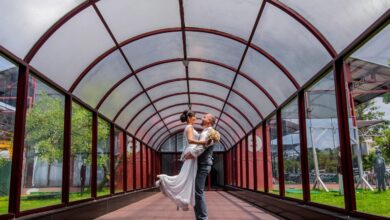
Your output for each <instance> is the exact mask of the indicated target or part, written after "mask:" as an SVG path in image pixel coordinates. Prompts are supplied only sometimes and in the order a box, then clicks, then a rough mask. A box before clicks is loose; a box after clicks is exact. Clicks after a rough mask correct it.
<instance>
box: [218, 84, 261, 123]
mask: <svg viewBox="0 0 390 220" xmlns="http://www.w3.org/2000/svg"><path fill="white" fill-rule="evenodd" d="M228 101H229V102H230V103H234V104H235V105H236V106H237V108H238V109H240V110H241V112H242V113H243V114H245V115H246V116H247V117H248V118H249V120H251V122H252V124H254V125H255V124H258V123H259V122H260V121H261V118H260V116H259V114H257V112H256V111H255V110H254V109H253V108H252V106H251V105H249V103H248V102H247V101H245V100H244V99H242V98H241V96H238V95H237V94H236V93H235V92H233V91H232V92H231V93H230V96H229V100H228ZM227 107H228V106H226V107H225V109H227ZM226 112H227V110H226ZM240 118H242V116H241V117H240Z"/></svg>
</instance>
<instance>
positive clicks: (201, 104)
mask: <svg viewBox="0 0 390 220" xmlns="http://www.w3.org/2000/svg"><path fill="white" fill-rule="evenodd" d="M180 105H187V103H177V104H174V105H171V106H168V107H166V108H164V109H162V110H161V111H164V110H167V109H170V108H173V107H176V106H180ZM193 105H200V106H205V107H209V108H212V109H214V110H217V111H220V110H219V109H218V108H216V107H214V106H210V105H207V104H203V103H193ZM234 122H236V121H234ZM236 123H237V122H236ZM162 128H164V127H161V128H160V129H158V130H157V131H156V132H154V134H153V135H152V136H151V137H150V140H151V139H153V137H154V136H155V135H156V134H157V133H158V132H160V130H161V129H162ZM125 130H127V127H126V128H125ZM167 130H168V129H167ZM227 133H229V132H227ZM244 134H245V131H244Z"/></svg>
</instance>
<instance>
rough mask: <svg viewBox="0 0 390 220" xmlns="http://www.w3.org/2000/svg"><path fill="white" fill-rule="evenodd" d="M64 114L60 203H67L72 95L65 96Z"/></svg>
mask: <svg viewBox="0 0 390 220" xmlns="http://www.w3.org/2000/svg"><path fill="white" fill-rule="evenodd" d="M64 113H65V115H64V153H63V158H62V167H63V168H62V186H63V187H62V203H64V204H68V203H69V185H70V182H69V181H70V178H69V177H70V156H71V139H72V135H71V129H72V97H71V96H69V95H66V96H65V112H64Z"/></svg>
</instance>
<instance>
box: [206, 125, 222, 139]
mask: <svg viewBox="0 0 390 220" xmlns="http://www.w3.org/2000/svg"><path fill="white" fill-rule="evenodd" d="M208 139H209V140H212V141H214V142H219V140H220V139H221V135H220V134H219V132H218V131H217V130H215V129H214V128H210V129H209V132H208Z"/></svg>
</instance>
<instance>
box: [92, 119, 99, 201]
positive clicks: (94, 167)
mask: <svg viewBox="0 0 390 220" xmlns="http://www.w3.org/2000/svg"><path fill="white" fill-rule="evenodd" d="M97 126H98V118H97V113H96V112H93V114H92V166H91V168H92V175H91V193H92V195H91V196H92V198H95V199H96V195H97V194H96V191H97V189H96V188H97V138H98V127H97Z"/></svg>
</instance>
